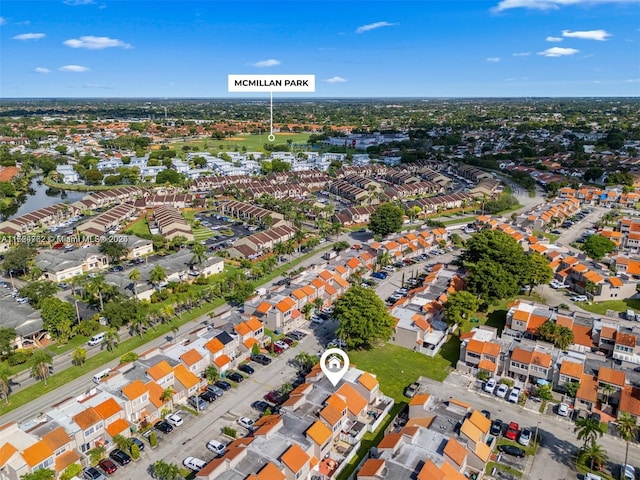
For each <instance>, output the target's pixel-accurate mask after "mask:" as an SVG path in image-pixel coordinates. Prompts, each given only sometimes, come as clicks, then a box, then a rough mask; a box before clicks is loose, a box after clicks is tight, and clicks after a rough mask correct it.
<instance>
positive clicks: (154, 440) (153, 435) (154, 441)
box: [149, 431, 158, 448]
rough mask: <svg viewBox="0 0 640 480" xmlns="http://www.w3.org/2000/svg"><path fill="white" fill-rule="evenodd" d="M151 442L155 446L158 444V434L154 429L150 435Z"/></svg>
mask: <svg viewBox="0 0 640 480" xmlns="http://www.w3.org/2000/svg"><path fill="white" fill-rule="evenodd" d="M149 444H150V445H151V446H152V447H154V448H155V446H156V445H158V436H157V435H156V432H154V431H152V432H151V434H150V435H149Z"/></svg>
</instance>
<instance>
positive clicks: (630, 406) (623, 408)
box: [0, 385, 640, 465]
mask: <svg viewBox="0 0 640 480" xmlns="http://www.w3.org/2000/svg"><path fill="white" fill-rule="evenodd" d="M619 411H620V412H627V413H630V414H631V415H633V416H635V417H640V388H636V387H632V386H631V385H626V386H625V387H624V388H623V389H622V394H621V396H620V406H619ZM1 464H2V463H1V462H0V465H1Z"/></svg>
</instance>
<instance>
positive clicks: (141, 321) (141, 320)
mask: <svg viewBox="0 0 640 480" xmlns="http://www.w3.org/2000/svg"><path fill="white" fill-rule="evenodd" d="M150 322H151V321H150V320H149V318H148V317H147V316H146V315H136V316H135V317H134V318H133V319H131V329H132V330H133V331H134V332H136V333H137V334H138V335H139V336H142V334H143V333H144V331H145V329H146V328H147V327H148V326H149V325H150Z"/></svg>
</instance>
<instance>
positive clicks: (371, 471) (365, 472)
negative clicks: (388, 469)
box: [356, 458, 386, 478]
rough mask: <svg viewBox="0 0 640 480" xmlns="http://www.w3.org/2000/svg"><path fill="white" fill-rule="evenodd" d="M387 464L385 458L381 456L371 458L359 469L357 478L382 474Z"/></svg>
mask: <svg viewBox="0 0 640 480" xmlns="http://www.w3.org/2000/svg"><path fill="white" fill-rule="evenodd" d="M385 466H386V462H385V461H384V460H382V459H380V458H369V459H368V460H367V461H366V462H364V464H363V465H362V468H361V469H360V470H359V471H358V474H357V475H356V478H360V477H378V476H381V475H382V472H383V470H384V468H385Z"/></svg>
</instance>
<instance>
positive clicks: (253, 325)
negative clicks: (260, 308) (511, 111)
mask: <svg viewBox="0 0 640 480" xmlns="http://www.w3.org/2000/svg"><path fill="white" fill-rule="evenodd" d="M246 323H247V325H249V328H250V329H251V331H252V332H256V331H258V330H260V329H261V328H262V327H263V325H262V322H261V321H260V320H258V319H257V318H256V317H251V318H249V320H247V322H246Z"/></svg>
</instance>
